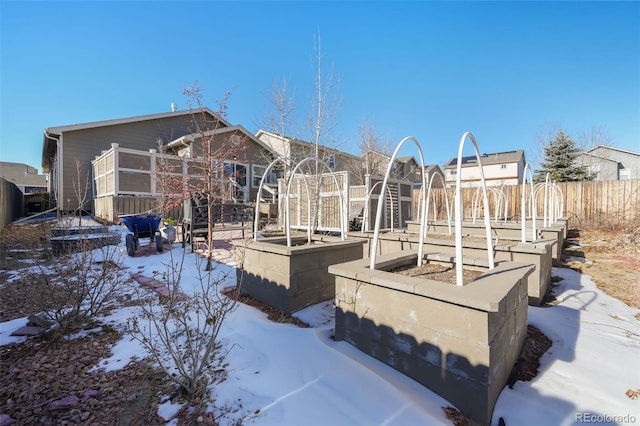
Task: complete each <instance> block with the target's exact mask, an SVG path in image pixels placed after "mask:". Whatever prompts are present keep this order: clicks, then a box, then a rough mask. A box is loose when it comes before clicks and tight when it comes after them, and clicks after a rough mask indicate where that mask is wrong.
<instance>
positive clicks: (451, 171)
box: [449, 169, 458, 176]
mask: <svg viewBox="0 0 640 426" xmlns="http://www.w3.org/2000/svg"><path fill="white" fill-rule="evenodd" d="M449 174H450V175H454V176H455V175H457V174H458V170H457V169H453V170H449Z"/></svg>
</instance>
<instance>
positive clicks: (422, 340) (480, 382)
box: [329, 252, 533, 424]
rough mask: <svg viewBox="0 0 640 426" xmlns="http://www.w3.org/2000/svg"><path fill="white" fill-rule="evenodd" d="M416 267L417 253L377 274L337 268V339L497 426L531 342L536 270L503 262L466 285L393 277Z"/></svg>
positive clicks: (391, 259) (388, 262)
mask: <svg viewBox="0 0 640 426" xmlns="http://www.w3.org/2000/svg"><path fill="white" fill-rule="evenodd" d="M427 258H428V255H427ZM416 261H417V253H409V252H400V253H391V254H385V255H381V256H379V257H378V261H377V265H376V267H377V269H369V260H368V259H365V260H356V261H351V262H346V263H342V264H338V265H333V266H330V267H329V272H330V273H332V274H334V275H335V279H336V300H335V303H336V317H335V339H336V340H344V341H346V342H348V343H350V344H352V345H354V346H355V347H357V348H358V349H360V350H361V351H363V352H365V353H366V354H369V355H371V356H373V357H375V358H377V359H379V360H380V361H382V362H384V363H386V364H388V365H390V366H391V367H393V368H395V369H397V370H398V371H400V372H402V373H404V374H406V375H407V376H409V377H411V378H412V379H414V380H416V381H418V382H419V383H421V384H423V385H424V386H426V387H428V388H429V389H431V390H432V391H434V392H436V393H437V394H439V395H441V396H442V397H443V398H445V399H447V400H448V401H450V402H451V403H452V404H454V405H455V406H456V407H457V408H458V409H459V410H460V411H461V412H462V413H463V414H464V415H465V416H467V417H469V418H470V419H472V420H473V421H475V422H477V423H480V424H489V423H490V421H491V414H492V412H493V407H494V405H495V402H496V400H497V399H498V396H499V394H500V392H501V390H502V388H503V387H504V386H505V384H507V382H508V380H509V376H510V374H511V370H512V368H513V366H514V364H515V363H516V361H517V359H518V356H519V353H520V349H521V348H522V344H523V342H524V339H525V336H526V332H527V284H526V278H527V276H528V275H529V274H530V273H531V271H532V270H533V267H532V266H531V265H522V264H519V263H515V262H500V263H498V265H497V266H496V267H495V268H494V269H492V270H491V271H488V270H487V271H486V273H483V274H482V275H480V276H478V277H477V278H476V279H475V280H473V281H472V282H470V283H468V284H467V285H464V286H456V285H452V284H450V283H446V282H440V281H434V280H426V279H423V278H416V277H410V276H406V275H401V274H398V273H394V272H391V271H393V270H394V269H397V268H401V267H404V266H407V265H412V264H413V265H415V264H416ZM438 262H439V263H442V259H438ZM471 269H474V270H477V269H478V267H477V266H474V267H472V268H471Z"/></svg>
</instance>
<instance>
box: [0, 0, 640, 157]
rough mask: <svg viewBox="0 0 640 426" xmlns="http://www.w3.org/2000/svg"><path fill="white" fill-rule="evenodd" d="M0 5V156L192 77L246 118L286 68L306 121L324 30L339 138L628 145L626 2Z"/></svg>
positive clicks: (630, 104)
mask: <svg viewBox="0 0 640 426" xmlns="http://www.w3.org/2000/svg"><path fill="white" fill-rule="evenodd" d="M0 20H1V21H0V24H1V25H0V27H1V30H0V31H1V45H0V52H1V53H0V61H1V62H0V71H1V74H0V75H1V77H0V83H1V84H0V90H1V106H0V107H1V110H0V114H1V123H0V127H1V130H0V160H1V161H11V162H21V163H27V164H30V165H33V166H36V167H38V168H40V163H41V150H42V131H43V129H45V128H47V127H53V126H60V125H66V124H76V123H84V122H89V121H99V120H107V119H114V118H122V117H129V116H136V115H145V114H154V113H159V112H165V111H169V110H170V104H171V102H175V103H176V104H177V106H178V108H179V109H184V108H186V100H185V97H184V96H183V95H182V90H183V88H184V87H185V86H190V85H192V84H193V83H194V82H195V81H197V82H198V85H199V86H200V87H201V89H202V91H203V93H204V101H205V103H206V104H207V105H210V106H212V107H213V106H215V103H216V101H218V100H219V99H220V98H221V97H222V96H223V95H224V94H225V93H227V92H228V91H229V90H232V94H231V97H230V99H229V102H228V116H227V118H228V121H230V122H231V123H232V124H241V125H243V126H244V127H246V128H247V129H248V130H249V131H251V132H253V133H255V132H256V131H257V130H258V129H259V128H261V127H262V123H264V119H265V115H266V111H267V110H268V109H269V108H271V107H270V105H269V102H268V99H267V93H268V91H269V90H270V89H271V87H272V86H273V84H274V82H279V81H282V80H283V79H284V78H286V79H288V80H289V85H290V86H291V88H293V89H294V90H295V102H296V108H297V109H296V110H297V114H298V115H297V118H296V120H295V124H296V125H297V126H296V127H297V128H298V130H296V131H295V133H296V135H297V136H299V137H301V138H303V139H310V137H309V134H308V132H305V131H304V130H303V128H304V126H305V125H306V122H307V115H308V112H309V108H310V105H311V100H312V98H313V90H314V82H313V79H314V75H315V72H316V71H315V65H314V60H315V51H314V36H315V35H316V34H317V32H318V30H319V31H320V33H321V40H322V53H323V55H324V63H325V64H326V65H327V66H328V65H329V64H332V65H333V69H334V71H335V73H336V75H339V76H340V77H341V84H340V87H339V90H338V95H339V97H340V98H341V99H342V102H341V105H340V109H339V110H338V112H337V114H336V117H335V118H336V128H335V130H334V131H333V134H332V136H333V137H335V138H337V139H339V140H340V141H341V146H342V147H343V149H345V150H347V151H349V152H352V153H357V142H358V139H359V136H358V127H359V126H360V125H361V123H362V122H363V121H364V120H367V121H369V122H371V123H373V124H374V126H375V129H376V131H377V132H378V134H379V135H380V136H381V137H383V138H388V139H390V141H391V144H392V146H395V145H396V144H397V143H398V142H399V141H400V140H401V139H402V138H404V137H405V136H414V137H416V138H417V139H418V140H419V141H420V143H421V146H422V149H423V151H424V153H425V157H426V158H425V161H426V162H427V163H438V164H440V165H442V164H443V163H444V162H446V161H447V160H448V159H449V158H451V157H453V156H455V155H457V147H458V143H459V140H460V137H461V136H462V134H463V133H464V132H466V131H471V132H473V133H474V135H475V136H476V139H477V141H478V145H479V148H480V151H481V152H487V153H489V152H498V151H507V150H512V149H520V148H522V149H525V152H526V156H527V159H528V160H529V161H531V162H533V161H535V160H536V159H539V158H540V156H539V154H538V152H539V151H540V145H539V142H538V141H539V140H540V137H541V136H545V135H546V134H547V133H548V132H549V129H553V128H557V127H558V126H560V127H561V128H563V129H564V130H565V131H566V132H568V133H569V135H570V136H572V137H574V139H579V138H580V137H581V135H583V134H584V133H586V132H589V131H590V130H591V129H592V128H594V127H595V128H599V129H601V130H604V131H605V132H606V134H607V136H608V141H609V142H610V144H612V145H614V146H617V147H619V148H623V149H629V150H635V151H640V3H638V2H426V1H413V2H383V1H380V2H363V1H351V2H339V1H325V2H310V1H288V2H273V1H261V2H246V1H239V2H214V1H200V2H153V1H142V2H10V1H0ZM414 152H415V151H412V150H411V149H408V150H407V151H406V152H404V154H408V155H410V154H414ZM471 152H472V150H470V147H468V148H466V149H465V153H469V154H470V153H471Z"/></svg>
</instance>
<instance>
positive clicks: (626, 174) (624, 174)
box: [620, 169, 631, 180]
mask: <svg viewBox="0 0 640 426" xmlns="http://www.w3.org/2000/svg"><path fill="white" fill-rule="evenodd" d="M629 179H631V169H622V170H620V180H629Z"/></svg>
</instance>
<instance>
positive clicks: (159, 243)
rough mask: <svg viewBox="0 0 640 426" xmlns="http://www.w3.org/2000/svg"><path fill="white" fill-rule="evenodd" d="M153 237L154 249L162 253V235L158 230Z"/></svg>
mask: <svg viewBox="0 0 640 426" xmlns="http://www.w3.org/2000/svg"><path fill="white" fill-rule="evenodd" d="M155 239H156V249H157V250H158V253H162V250H163V249H164V247H162V235H160V233H159V232H158V233H157V234H156V238H155Z"/></svg>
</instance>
